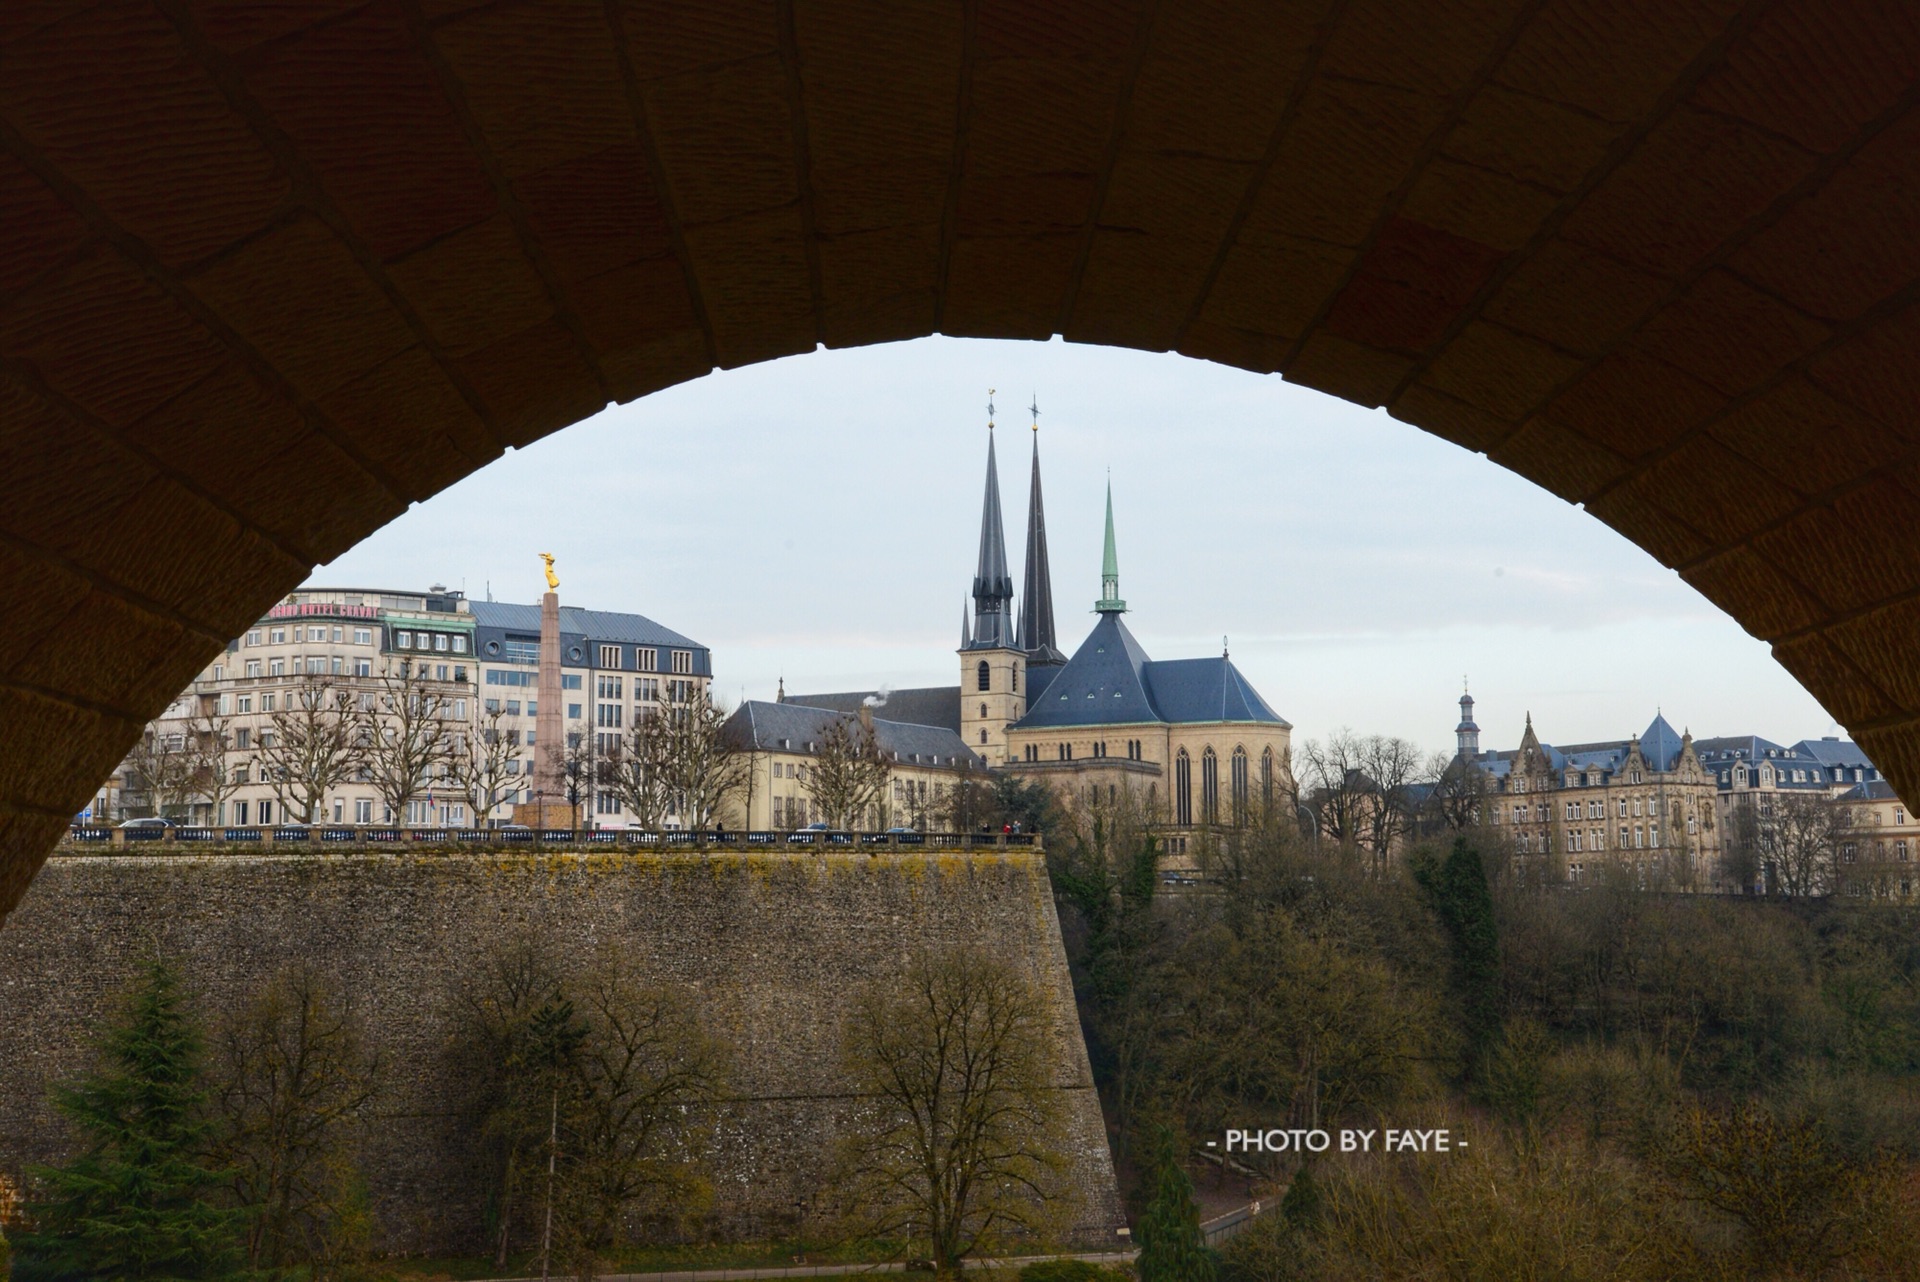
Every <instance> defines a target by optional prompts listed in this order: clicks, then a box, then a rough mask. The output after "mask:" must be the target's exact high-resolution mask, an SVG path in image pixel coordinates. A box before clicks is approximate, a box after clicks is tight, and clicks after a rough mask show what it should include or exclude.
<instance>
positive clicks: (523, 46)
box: [433, 0, 634, 180]
mask: <svg viewBox="0 0 1920 1282" xmlns="http://www.w3.org/2000/svg"><path fill="white" fill-rule="evenodd" d="M433 43H434V44H435V45H436V46H437V47H438V48H439V49H440V51H441V53H443V54H444V55H445V56H446V59H447V62H448V63H449V64H450V65H451V66H452V68H453V72H454V74H455V75H456V76H457V77H458V78H459V81H460V92H461V96H462V97H463V98H464V99H465V102H466V108H467V111H468V113H469V114H470V116H471V118H472V119H473V121H474V123H475V125H477V126H478V128H479V130H480V133H481V135H482V137H483V138H484V139H485V142H486V147H487V150H488V151H489V152H490V153H491V154H492V156H493V157H494V159H495V160H496V161H497V162H498V164H499V172H501V173H502V174H504V175H505V176H506V177H507V178H508V179H509V180H512V179H515V178H518V177H520V176H522V175H524V174H530V173H536V172H538V171H540V170H542V169H550V168H552V167H554V166H556V165H564V164H567V163H569V162H571V161H576V160H580V159H583V158H585V157H587V156H591V155H594V154H596V153H598V152H601V151H605V150H606V149H607V148H609V147H615V146H619V145H620V144H622V143H630V142H632V141H633V139H634V120H633V111H632V109H631V107H630V106H629V105H628V101H627V92H626V86H625V82H624V81H623V79H622V77H621V72H620V60H619V52H618V49H617V46H616V45H615V44H614V40H613V32H612V30H611V29H610V28H609V27H608V26H607V11H606V8H605V7H604V6H602V5H588V4H577V3H571V2H570V0H520V2H519V3H517V4H510V5H486V6H483V7H480V8H476V9H473V10H471V11H469V12H467V13H464V14H461V15H460V16H458V17H456V18H454V19H452V20H450V21H448V22H445V23H442V24H440V25H439V26H436V27H435V28H434V30H433Z"/></svg>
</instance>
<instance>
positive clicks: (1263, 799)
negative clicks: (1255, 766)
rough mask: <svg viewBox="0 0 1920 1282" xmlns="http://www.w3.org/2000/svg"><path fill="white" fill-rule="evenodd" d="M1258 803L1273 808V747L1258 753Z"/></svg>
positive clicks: (1268, 808)
mask: <svg viewBox="0 0 1920 1282" xmlns="http://www.w3.org/2000/svg"><path fill="white" fill-rule="evenodd" d="M1260 803H1261V805H1263V806H1265V807H1266V809H1267V810H1269V811H1271V810H1272V809H1273V749H1272V748H1268V749H1267V750H1266V751H1264V752H1262V753H1261V754H1260Z"/></svg>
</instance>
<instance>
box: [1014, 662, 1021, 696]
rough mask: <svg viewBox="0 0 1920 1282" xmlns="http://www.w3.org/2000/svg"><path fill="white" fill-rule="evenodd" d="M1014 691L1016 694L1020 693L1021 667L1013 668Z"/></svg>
mask: <svg viewBox="0 0 1920 1282" xmlns="http://www.w3.org/2000/svg"><path fill="white" fill-rule="evenodd" d="M1013 692H1014V693H1015V694H1019V693H1020V669H1019V668H1015V669H1014V670H1013Z"/></svg>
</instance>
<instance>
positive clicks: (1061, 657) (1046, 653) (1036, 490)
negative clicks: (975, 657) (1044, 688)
mask: <svg viewBox="0 0 1920 1282" xmlns="http://www.w3.org/2000/svg"><path fill="white" fill-rule="evenodd" d="M1039 405H1040V402H1039V399H1038V398H1035V400H1034V404H1033V420H1034V422H1033V432H1034V436H1033V481H1032V484H1031V485H1030V486H1029V487H1028V492H1027V565H1026V571H1025V575H1024V577H1023V578H1022V580H1021V583H1022V585H1023V586H1024V588H1025V589H1026V595H1025V597H1024V599H1022V601H1021V602H1020V648H1021V649H1022V650H1025V651H1026V652H1027V654H1028V656H1029V662H1032V663H1065V662H1066V661H1067V656H1066V655H1065V654H1063V653H1061V651H1060V647H1059V644H1058V642H1057V641H1056V640H1055V637H1054V631H1053V569H1052V566H1051V564H1050V563H1049V561H1048V557H1047V510H1046V507H1045V505H1044V504H1043V503H1042V502H1041V500H1040V408H1039Z"/></svg>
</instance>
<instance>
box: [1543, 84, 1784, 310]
mask: <svg viewBox="0 0 1920 1282" xmlns="http://www.w3.org/2000/svg"><path fill="white" fill-rule="evenodd" d="M1816 163H1817V158H1816V157H1815V156H1814V155H1813V154H1812V153H1811V152H1808V151H1805V150H1803V149H1802V148H1799V147H1796V146H1794V145H1793V144H1792V143H1789V142H1787V141H1786V140H1784V139H1782V138H1778V137H1776V136H1774V135H1771V134H1767V133H1763V132H1762V131H1760V130H1758V129H1754V128H1750V127H1748V126H1745V125H1742V124H1740V123H1738V122H1736V121H1732V120H1727V119H1725V118H1723V117H1719V116H1713V115H1709V114H1707V113H1706V112H1702V111H1692V110H1682V111H1678V112H1675V113H1674V114H1673V115H1671V116H1669V117H1667V119H1666V120H1664V121H1662V122H1661V124H1660V126H1659V127H1658V128H1656V129H1655V130H1654V131H1653V132H1652V133H1650V134H1648V135H1647V136H1646V137H1645V138H1643V139H1641V141H1640V144H1639V146H1637V147H1636V148H1635V149H1634V151H1633V154H1632V155H1631V156H1629V157H1627V158H1626V159H1625V160H1623V161H1621V163H1620V165H1619V167H1618V168H1616V169H1615V170H1614V171H1613V172H1612V173H1610V174H1608V175H1607V177H1606V178H1605V179H1604V180H1603V181H1602V182H1601V184H1600V185H1599V186H1598V187H1596V188H1595V189H1594V190H1593V191H1592V192H1591V193H1590V194H1589V195H1588V196H1587V198H1586V199H1585V200H1584V201H1582V202H1581V203H1580V206H1579V208H1577V209H1575V210H1574V212H1573V213H1572V215H1571V216H1569V217H1568V219H1567V221H1566V222H1565V223H1564V224H1563V225H1562V226H1561V229H1560V234H1561V235H1562V236H1564V237H1566V238H1567V239H1568V240H1571V241H1576V242H1578V243H1580V244H1583V245H1589V246H1592V247H1593V248H1595V249H1598V250H1602V251H1604V252H1606V253H1608V254H1611V255H1613V256H1614V257H1615V258H1618V259H1620V260H1621V261H1622V262H1626V263H1631V264H1633V265H1634V266H1636V267H1639V268H1642V269H1644V270H1646V271H1649V272H1652V273H1654V274H1655V275H1659V276H1667V277H1675V278H1677V277H1679V276H1681V275H1683V274H1685V273H1686V272H1688V271H1689V270H1691V269H1693V268H1695V267H1696V266H1698V265H1699V264H1701V263H1702V262H1704V261H1705V260H1706V259H1707V258H1708V256H1709V255H1711V254H1713V253H1714V252H1715V251H1716V250H1718V249H1719V248H1720V247H1721V246H1722V245H1724V244H1726V243H1728V242H1729V241H1731V240H1733V239H1734V238H1735V237H1736V235H1737V234H1738V233H1740V232H1742V231H1743V229H1744V228H1745V227H1746V226H1747V224H1748V223H1749V222H1750V221H1751V220H1753V219H1755V218H1757V217H1758V216H1759V215H1760V214H1762V213H1763V212H1765V211H1766V209H1767V207H1768V206H1769V205H1770V204H1772V203H1773V202H1774V201H1775V200H1777V199H1779V198H1780V197H1781V196H1784V195H1785V194H1786V193H1787V192H1788V191H1789V190H1790V189H1791V188H1792V187H1793V186H1794V185H1795V184H1796V183H1798V182H1799V181H1800V180H1801V179H1803V178H1805V177H1806V176H1807V175H1808V174H1809V173H1811V172H1812V170H1813V167H1814V165H1815V164H1816Z"/></svg>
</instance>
